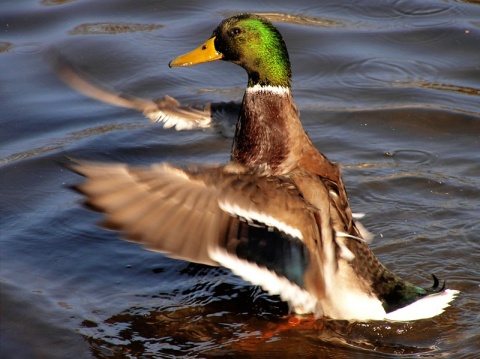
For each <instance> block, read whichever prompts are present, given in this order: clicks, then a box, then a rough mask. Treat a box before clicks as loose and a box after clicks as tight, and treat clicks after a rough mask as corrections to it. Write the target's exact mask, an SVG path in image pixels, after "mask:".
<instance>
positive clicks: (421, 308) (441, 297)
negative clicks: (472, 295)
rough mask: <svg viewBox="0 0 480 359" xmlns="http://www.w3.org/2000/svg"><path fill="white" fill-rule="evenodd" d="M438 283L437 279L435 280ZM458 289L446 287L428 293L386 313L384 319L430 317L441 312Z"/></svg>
mask: <svg viewBox="0 0 480 359" xmlns="http://www.w3.org/2000/svg"><path fill="white" fill-rule="evenodd" d="M436 284H437V285H438V280H437V281H436ZM458 293H460V292H459V291H458V290H454V289H446V290H442V291H441V292H439V293H435V294H430V295H427V296H426V297H423V298H421V299H419V300H417V301H415V302H413V303H412V304H409V305H407V306H406V307H403V308H400V309H397V310H395V311H393V312H390V313H387V315H386V316H385V319H387V320H395V321H410V320H418V319H426V318H432V317H434V316H436V315H439V314H441V313H443V311H444V309H445V308H446V307H448V306H449V305H450V304H449V303H450V302H451V301H452V300H454V299H455V297H456V296H457V294H458Z"/></svg>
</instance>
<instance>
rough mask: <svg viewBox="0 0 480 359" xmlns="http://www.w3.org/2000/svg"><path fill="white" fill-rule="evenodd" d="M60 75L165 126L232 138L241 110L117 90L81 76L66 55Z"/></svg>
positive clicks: (227, 105)
mask: <svg viewBox="0 0 480 359" xmlns="http://www.w3.org/2000/svg"><path fill="white" fill-rule="evenodd" d="M55 68H56V70H57V73H58V75H59V76H60V78H61V79H62V80H63V81H64V82H65V83H66V84H68V85H69V86H70V87H72V88H74V89H75V90H77V91H78V92H80V93H83V94H84V95H86V96H88V97H91V98H93V99H95V100H97V101H101V102H105V103H108V104H110V105H114V106H119V107H124V108H130V109H134V110H137V111H140V112H142V113H143V114H144V115H145V116H146V117H147V118H149V119H150V120H151V121H152V122H159V123H162V124H163V127H164V128H175V129H176V130H192V129H197V128H202V129H207V128H212V129H214V130H217V131H220V132H221V133H222V134H223V135H225V136H226V137H232V136H233V133H234V129H235V124H236V121H237V118H238V113H239V111H240V104H239V103H234V102H219V103H207V104H204V105H192V106H190V105H184V104H181V103H180V102H178V101H177V100H176V99H174V98H173V97H171V96H168V95H167V96H165V97H163V98H160V99H157V100H155V101H154V100H149V99H144V98H141V97H136V96H132V95H129V94H126V93H121V92H117V91H115V90H113V89H110V88H107V87H106V86H104V85H101V84H98V83H96V82H95V81H93V80H91V79H88V78H87V77H86V76H84V75H80V74H78V73H77V71H75V70H74V69H73V68H72V67H71V66H70V65H69V64H68V63H67V62H66V61H65V59H63V58H62V57H58V58H57V59H56V61H55Z"/></svg>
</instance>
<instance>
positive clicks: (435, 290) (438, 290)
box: [427, 274, 447, 294]
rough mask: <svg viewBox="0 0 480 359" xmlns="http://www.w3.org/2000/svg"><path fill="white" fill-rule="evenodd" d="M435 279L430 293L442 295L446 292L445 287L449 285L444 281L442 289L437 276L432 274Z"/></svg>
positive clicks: (429, 290)
mask: <svg viewBox="0 0 480 359" xmlns="http://www.w3.org/2000/svg"><path fill="white" fill-rule="evenodd" d="M432 278H433V285H432V287H431V288H429V289H427V291H428V293H432V294H433V293H441V292H443V291H444V290H445V286H446V285H447V282H446V281H443V284H442V286H441V287H439V284H440V281H439V280H438V278H437V276H436V275H435V274H432Z"/></svg>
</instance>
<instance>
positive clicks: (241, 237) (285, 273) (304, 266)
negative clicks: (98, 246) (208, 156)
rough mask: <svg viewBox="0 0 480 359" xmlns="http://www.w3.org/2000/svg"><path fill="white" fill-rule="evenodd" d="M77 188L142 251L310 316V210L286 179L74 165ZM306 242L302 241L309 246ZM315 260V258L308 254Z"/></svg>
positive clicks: (241, 172)
mask: <svg viewBox="0 0 480 359" xmlns="http://www.w3.org/2000/svg"><path fill="white" fill-rule="evenodd" d="M71 167H72V169H73V170H75V171H76V172H78V173H80V174H82V175H84V176H85V177H87V178H88V181H86V182H85V183H84V184H81V185H80V186H78V187H77V189H78V190H79V191H80V192H82V193H84V194H85V195H86V196H87V198H88V200H87V202H88V204H90V205H91V206H93V207H94V208H95V209H97V210H99V211H101V212H104V213H105V214H106V216H107V219H106V225H107V227H110V228H113V229H117V230H121V231H124V232H125V233H126V235H127V239H130V240H133V241H136V242H140V243H142V244H144V245H145V246H146V247H147V248H148V249H150V250H155V251H161V252H165V253H166V254H167V255H169V256H171V257H174V258H179V259H184V260H188V261H192V262H197V263H203V264H207V265H221V266H225V267H227V268H230V269H231V270H232V271H233V272H234V273H236V274H238V275H240V276H242V277H243V278H244V279H246V280H249V281H251V282H252V283H254V284H258V285H261V286H262V287H263V288H264V289H266V290H267V291H269V292H270V293H272V294H280V295H281V296H282V298H283V299H284V300H287V301H290V302H292V303H294V304H295V303H296V304H297V305H298V306H303V307H306V308H308V310H313V305H314V302H315V299H314V298H312V297H311V296H310V295H309V294H308V293H307V291H306V287H307V286H308V283H305V281H304V278H305V272H306V271H307V270H311V268H312V267H318V266H317V265H314V266H311V265H310V264H312V253H311V252H312V250H311V248H309V247H311V245H309V244H308V243H311V242H312V238H317V239H318V235H319V234H318V228H317V222H316V219H315V209H314V208H312V207H311V206H310V205H309V204H308V203H307V202H306V201H305V200H304V199H303V197H302V196H301V195H299V192H298V190H297V189H296V187H295V186H294V184H293V183H292V182H291V181H289V180H288V179H282V178H279V177H276V176H271V175H269V174H268V171H266V172H265V171H263V170H255V171H254V170H250V169H247V168H245V167H243V166H240V165H233V164H230V165H227V166H225V167H212V168H203V167H202V168H191V169H189V170H185V169H181V168H177V167H173V166H171V165H167V164H158V165H152V166H150V167H145V168H139V167H138V168H136V167H129V166H127V165H124V164H99V163H91V162H78V163H77V164H75V165H73V166H71ZM307 238H308V242H307ZM313 256H314V254H313Z"/></svg>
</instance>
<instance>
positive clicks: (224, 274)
mask: <svg viewBox="0 0 480 359" xmlns="http://www.w3.org/2000/svg"><path fill="white" fill-rule="evenodd" d="M317 3H318V4H316V5H315V2H310V1H302V0H299V1H295V2H291V1H275V2H268V1H244V2H241V3H240V2H237V3H233V2H224V1H214V0H209V1H202V2H197V1H184V2H181V1H151V0H149V1H147V0H144V1H139V0H115V1H113V0H111V1H93V0H90V1H86V0H85V1H84V0H77V1H75V0H70V1H68V0H64V1H60V0H30V1H26V0H22V1H19V0H6V1H5V0H3V1H2V2H1V4H0V30H1V31H0V68H1V72H0V103H1V116H0V124H1V131H0V221H1V225H0V226H1V227H0V236H1V242H0V245H1V251H0V283H1V318H0V328H1V330H0V346H1V350H0V356H1V357H2V358H88V357H95V358H107V357H108V358H110V357H118V358H123V357H129V358H135V357H152V356H158V357H162V358H168V357H172V358H173V357H199V358H201V357H215V356H216V357H280V356H281V357H292V358H297V357H312V358H313V357H325V358H327V357H328V358H352V357H359V358H383V357H391V356H392V357H393V356H396V355H399V354H402V355H403V356H402V358H410V357H433V358H437V357H449V358H450V357H452V358H472V357H475V356H476V355H477V354H478V352H479V351H480V344H479V343H480V338H479V337H480V334H479V333H480V331H479V326H478V325H479V323H480V287H479V284H480V281H479V277H480V235H479V232H480V228H479V222H480V221H479V219H480V143H479V141H480V3H479V2H478V1H439V0H435V1H434V0H426V1H424V0H422V1H420V0H413V1H400V0H398V1H375V0H368V1H363V2H354V1H337V0H335V1H329V0H327V1H322V2H317ZM241 11H248V12H259V13H263V14H267V15H268V16H269V17H270V18H271V19H272V20H273V21H274V22H275V24H276V25H277V26H278V28H279V29H280V31H281V32H282V34H283V35H284V38H285V41H286V43H287V46H288V48H289V51H290V57H291V62H292V70H293V74H294V75H293V92H294V96H295V100H296V103H297V105H298V107H299V108H300V109H301V112H302V115H301V119H302V122H303V124H304V126H305V128H306V130H307V131H308V133H309V135H310V136H311V138H312V140H313V142H314V143H315V145H316V146H317V147H318V148H319V149H320V150H321V151H322V152H323V153H325V154H326V155H327V156H328V157H329V158H330V159H332V160H334V161H339V162H341V163H342V165H343V174H344V180H345V183H346V186H347V190H348V193H349V196H350V199H351V205H352V207H353V209H354V211H356V212H365V213H366V217H365V218H364V220H363V222H364V225H366V226H367V227H368V228H369V229H370V230H371V231H372V232H373V233H374V234H375V235H376V239H375V240H374V242H373V243H372V247H373V250H374V251H375V253H376V254H377V255H378V256H379V257H380V259H381V260H382V262H383V263H384V264H386V265H387V266H388V267H389V268H391V269H392V270H394V271H395V272H396V273H398V274H399V275H401V276H403V277H406V278H408V279H409V280H410V281H413V282H415V283H418V284H420V285H423V286H429V285H430V280H431V279H430V274H431V273H435V274H436V275H437V276H439V277H441V278H445V279H447V282H448V286H449V287H451V288H455V289H458V290H460V291H461V294H460V296H459V298H458V299H457V300H456V301H455V302H454V303H453V306H452V307H450V308H448V309H447V311H446V312H445V313H444V314H442V315H440V316H438V317H436V318H433V319H428V320H423V321H417V322H410V323H385V322H369V323H347V322H336V321H327V320H318V321H316V322H315V323H310V324H311V325H306V326H302V325H300V326H297V327H290V328H288V327H287V326H286V325H285V324H286V323H285V321H286V320H287V319H286V318H285V316H284V315H285V314H286V313H287V307H286V305H285V304H284V303H282V302H280V301H279V299H278V298H276V297H271V296H268V295H266V294H265V293H264V292H263V291H261V290H260V289H258V288H256V287H252V286H250V285H248V283H245V282H243V281H242V280H240V279H239V278H238V277H236V276H234V275H232V274H231V273H230V272H228V271H227V270H223V269H218V268H209V267H206V266H201V265H194V264H188V263H185V262H181V261H177V260H173V259H169V258H166V257H164V256H163V255H161V254H158V253H152V252H148V251H145V250H143V249H142V248H141V247H139V246H137V245H135V244H132V243H127V242H123V241H120V240H118V238H119V235H118V234H117V233H114V232H108V231H105V230H103V229H101V228H100V227H97V226H96V223H97V222H98V221H99V220H100V215H98V214H97V213H93V212H90V211H88V210H87V209H85V208H83V207H82V206H81V203H80V199H81V198H80V196H79V195H78V194H76V193H75V192H73V191H71V190H70V189H69V186H71V185H74V184H76V183H78V182H79V181H81V179H80V178H79V177H78V176H77V175H75V174H73V173H71V172H69V171H68V170H66V169H65V168H64V167H63V164H64V163H66V162H67V159H66V157H67V156H71V157H77V158H86V159H93V160H104V161H116V162H128V163H132V164H147V163H152V162H157V161H169V162H173V163H179V164H182V163H183V164H186V163H204V162H209V163H218V162H225V161H227V160H228V158H229V148H230V144H231V139H229V138H225V137H223V136H222V135H220V134H218V133H214V132H212V131H203V132H202V131H191V132H176V131H175V130H167V129H163V128H161V126H160V125H155V124H151V123H150V122H149V121H148V120H146V119H144V118H143V117H142V115H141V114H140V113H138V112H135V111H133V110H125V109H120V108H115V107H111V106H109V105H106V104H102V103H99V102H96V101H94V100H91V99H89V98H86V97H84V96H82V95H81V94H78V93H76V92H75V91H74V90H72V89H70V88H68V87H67V86H66V85H64V84H63V83H62V82H61V81H60V80H59V79H58V77H57V76H56V74H55V71H54V70H53V65H52V58H53V56H55V54H61V55H62V56H63V57H65V58H66V59H68V61H69V62H70V63H72V64H73V65H74V66H75V68H77V69H78V70H79V71H81V72H82V73H84V74H87V75H88V76H89V77H90V78H92V79H95V80H96V81H98V82H99V83H103V84H105V85H107V86H110V87H111V88H114V89H117V90H119V91H124V92H127V93H131V94H134V95H137V96H141V97H146V98H158V97H162V96H164V95H166V94H169V95H171V96H174V97H175V98H177V99H179V100H180V101H182V102H185V103H206V102H208V101H232V100H234V101H240V100H241V97H242V94H243V89H244V87H245V85H246V75H245V73H244V71H243V70H242V69H240V68H237V67H236V66H234V65H232V64H228V63H220V62H217V63H210V64H204V65H202V66H197V67H193V68H184V69H169V68H168V66H167V64H168V62H169V61H170V60H171V59H173V58H174V57H175V56H176V55H179V54H181V53H184V52H186V51H188V50H190V49H192V48H194V47H196V46H198V45H199V44H200V43H202V42H203V41H204V40H206V39H207V37H208V36H210V34H211V32H212V30H213V29H214V28H215V27H216V26H217V24H218V23H219V22H220V21H221V20H222V19H223V18H225V17H227V16H230V15H232V14H235V13H237V12H241Z"/></svg>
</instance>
